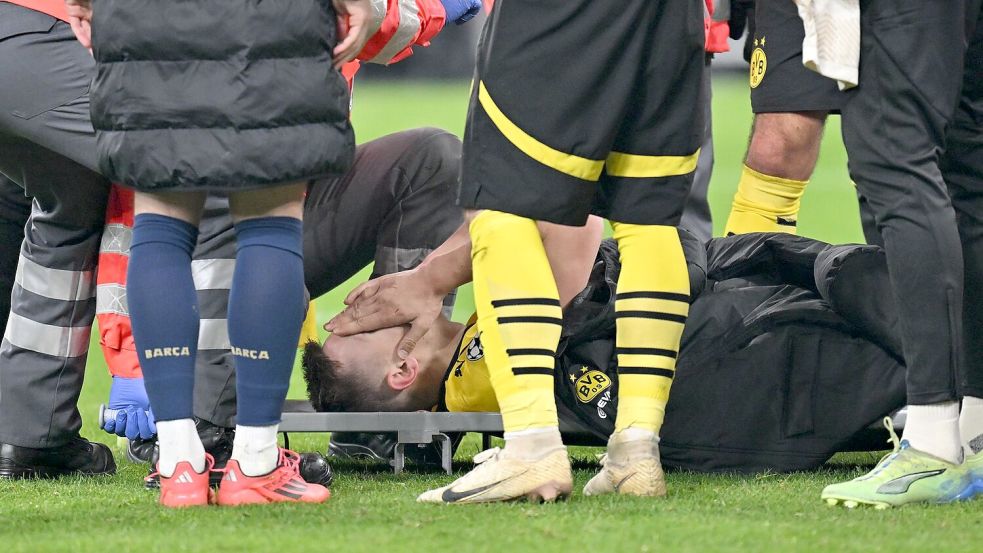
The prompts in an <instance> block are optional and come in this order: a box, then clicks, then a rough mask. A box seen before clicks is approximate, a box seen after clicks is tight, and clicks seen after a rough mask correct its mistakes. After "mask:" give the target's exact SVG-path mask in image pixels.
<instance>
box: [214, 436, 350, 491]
mask: <svg viewBox="0 0 983 553" xmlns="http://www.w3.org/2000/svg"><path fill="white" fill-rule="evenodd" d="M329 497H331V490H329V489H328V488H325V487H324V486H321V485H319V484H308V483H307V482H304V479H303V478H301V476H300V456H299V455H297V454H296V453H294V452H293V451H290V450H289V449H283V448H282V447H281V448H280V460H279V461H278V462H277V466H276V468H275V469H273V470H272V471H270V472H269V473H267V474H264V475H262V476H246V475H245V474H243V472H242V469H240V468H239V461H236V460H235V459H229V462H228V463H227V464H226V465H225V476H223V477H222V483H221V484H219V487H218V504H219V505H251V504H255V503H278V502H280V501H293V502H301V503H323V502H325V501H327V500H328V498H329Z"/></svg>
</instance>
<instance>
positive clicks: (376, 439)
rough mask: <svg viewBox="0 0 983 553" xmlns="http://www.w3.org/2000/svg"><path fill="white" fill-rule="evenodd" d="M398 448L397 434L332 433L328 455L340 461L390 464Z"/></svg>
mask: <svg viewBox="0 0 983 553" xmlns="http://www.w3.org/2000/svg"><path fill="white" fill-rule="evenodd" d="M395 448H396V434H370V433H368V432H332V433H331V441H330V442H328V455H331V456H332V457H337V458H339V459H361V460H368V461H377V462H381V463H389V462H390V461H392V459H393V450H394V449H395Z"/></svg>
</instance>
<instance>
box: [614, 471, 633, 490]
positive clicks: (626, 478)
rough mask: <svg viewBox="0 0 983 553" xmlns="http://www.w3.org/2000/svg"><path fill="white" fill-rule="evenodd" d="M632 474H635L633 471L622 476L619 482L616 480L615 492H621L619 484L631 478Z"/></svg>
mask: <svg viewBox="0 0 983 553" xmlns="http://www.w3.org/2000/svg"><path fill="white" fill-rule="evenodd" d="M632 476H635V473H634V472H633V473H631V474H629V475H628V476H625V477H624V478H622V479H621V481H620V482H618V483H617V484H615V485H614V491H615V492H621V485H622V484H624V483H625V482H627V481H628V479H629V478H631V477H632Z"/></svg>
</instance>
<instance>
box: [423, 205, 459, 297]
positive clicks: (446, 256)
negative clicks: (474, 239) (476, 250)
mask: <svg viewBox="0 0 983 553" xmlns="http://www.w3.org/2000/svg"><path fill="white" fill-rule="evenodd" d="M418 270H419V271H420V273H421V275H422V276H423V277H424V280H425V281H426V282H428V283H430V285H431V286H433V289H434V291H435V293H436V294H437V295H438V296H445V295H447V294H449V293H451V292H453V291H454V289H455V288H457V287H458V286H461V285H463V284H467V283H468V282H471V278H472V277H471V235H470V234H468V224H467V223H464V224H462V225H461V226H460V227H458V229H457V230H456V231H454V234H452V235H451V236H450V237H449V238H448V239H447V240H445V241H444V243H443V244H441V245H440V247H438V248H437V249H436V250H434V251H432V252H431V253H430V255H428V256H427V258H426V259H424V260H423V263H421V264H420V266H419V268H418Z"/></svg>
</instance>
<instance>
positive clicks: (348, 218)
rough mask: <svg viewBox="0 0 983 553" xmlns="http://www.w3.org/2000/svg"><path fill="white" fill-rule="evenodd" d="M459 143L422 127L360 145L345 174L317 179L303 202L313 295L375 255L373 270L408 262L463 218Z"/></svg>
mask: <svg viewBox="0 0 983 553" xmlns="http://www.w3.org/2000/svg"><path fill="white" fill-rule="evenodd" d="M460 157H461V143H460V140H458V139H457V138H456V137H455V136H454V135H452V134H450V133H448V132H447V131H443V130H439V129H432V128H422V129H413V130H409V131H403V132H399V133H394V134H391V135H388V136H384V137H382V138H378V139H376V140H373V141H371V142H367V143H365V144H362V145H360V146H358V148H357V149H356V153H355V163H354V165H352V168H351V169H350V170H349V171H348V172H347V173H346V174H345V175H343V176H341V177H338V178H326V179H319V180H317V181H315V182H314V183H313V184H312V185H311V187H310V190H309V191H308V197H307V200H306V201H305V204H304V214H305V224H304V260H305V264H304V272H305V281H306V283H307V287H308V289H309V290H310V292H311V296H312V297H315V298H316V297H318V296H320V295H321V294H324V293H326V292H328V291H330V290H332V289H334V288H335V287H336V286H338V285H339V284H341V283H342V282H344V281H346V280H347V279H348V278H350V277H351V276H352V275H354V274H355V273H356V272H358V271H359V270H361V269H362V268H363V267H365V266H366V265H367V264H369V263H370V262H372V261H375V266H374V269H373V275H374V276H378V275H384V274H389V273H393V272H397V271H404V270H407V269H411V268H413V267H415V266H416V265H417V264H419V263H420V262H421V261H422V260H423V258H424V257H426V255H427V254H428V253H430V251H432V250H434V249H435V248H436V247H437V246H439V245H440V244H441V243H443V241H444V240H445V239H446V238H447V237H448V236H450V235H451V234H452V233H453V232H454V231H455V230H456V229H457V228H458V227H459V226H460V224H461V222H462V221H463V212H462V210H461V208H459V207H457V206H456V205H455V199H456V195H457V184H458V179H459V172H460Z"/></svg>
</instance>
